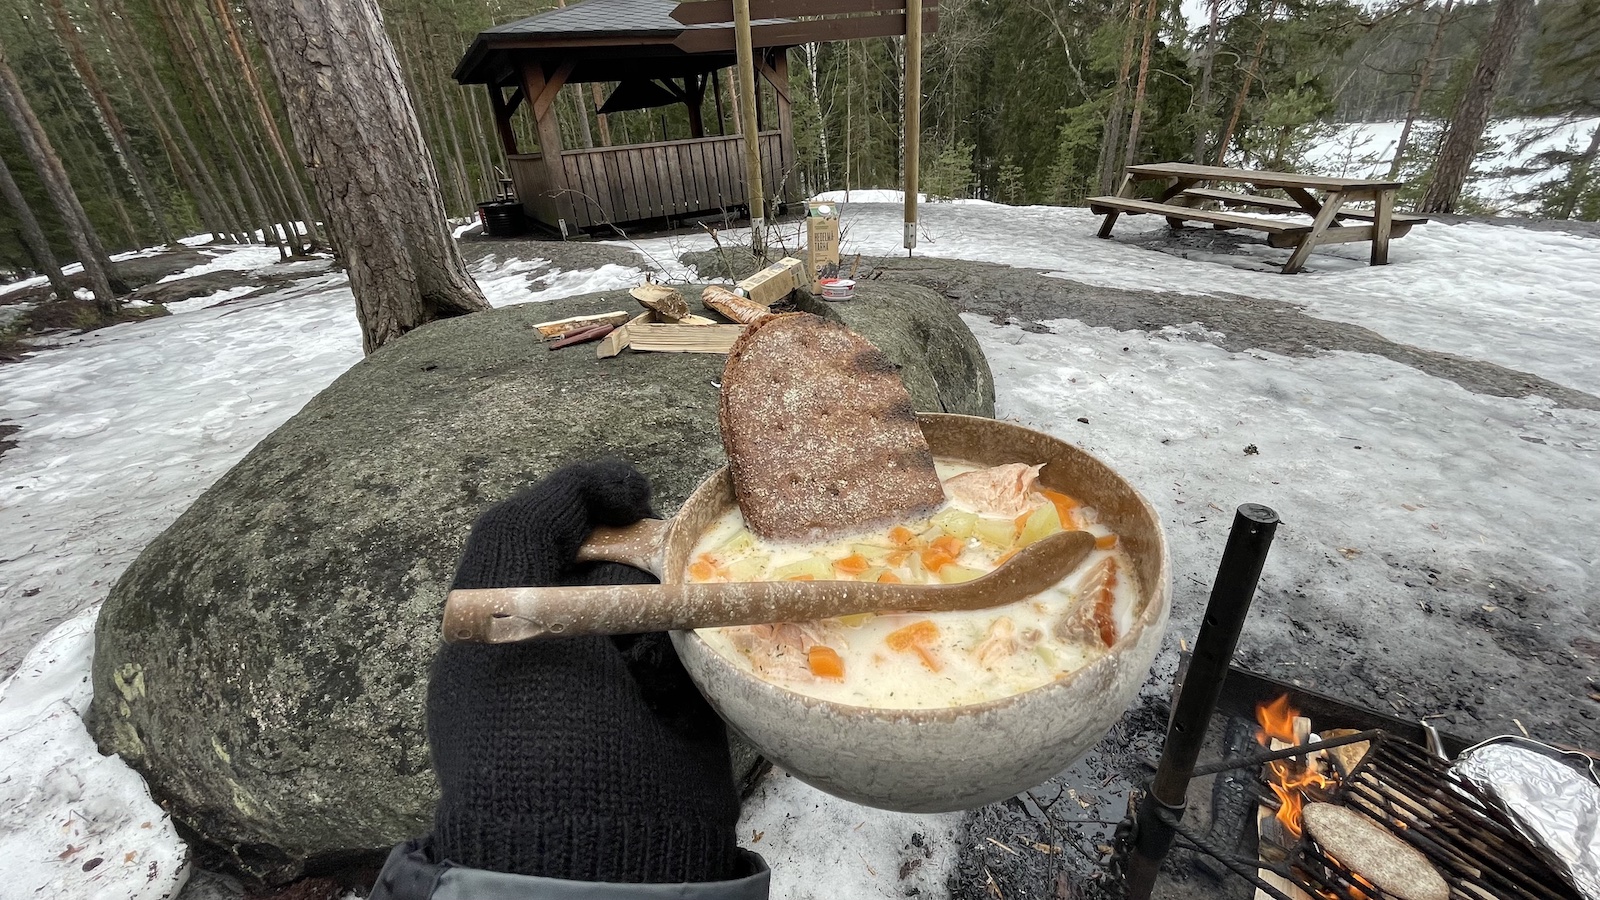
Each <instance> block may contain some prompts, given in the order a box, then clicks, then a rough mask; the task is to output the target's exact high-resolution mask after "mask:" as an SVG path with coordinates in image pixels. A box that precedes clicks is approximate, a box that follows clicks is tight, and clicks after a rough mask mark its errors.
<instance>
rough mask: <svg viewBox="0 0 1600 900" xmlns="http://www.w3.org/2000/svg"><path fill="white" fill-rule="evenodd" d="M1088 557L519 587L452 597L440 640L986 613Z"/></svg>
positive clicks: (1059, 545) (1049, 553)
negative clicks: (981, 570)
mask: <svg viewBox="0 0 1600 900" xmlns="http://www.w3.org/2000/svg"><path fill="white" fill-rule="evenodd" d="M1093 549H1094V535H1091V534H1089V533H1088V532H1084V531H1070V532H1065V533H1062V534H1055V535H1051V536H1050V537H1047V538H1045V539H1043V540H1041V541H1039V542H1038V543H1036V544H1033V545H1032V546H1029V547H1027V548H1025V549H1024V550H1023V551H1022V552H1020V553H1018V554H1017V555H1016V556H1014V557H1012V558H1011V559H1010V560H1009V561H1007V562H1006V564H1005V565H1003V566H1001V567H1000V568H998V569H996V570H994V571H993V572H990V573H989V574H987V575H985V576H983V577H982V578H977V579H974V580H972V581H968V582H964V583H961V584H941V585H921V584H872V583H866V582H860V581H760V582H741V583H733V584H727V583H707V584H661V585H638V584H630V585H620V584H619V585H598V586H583V587H518V588H490V589H483V590H460V591H451V592H450V596H449V597H448V598H447V599H446V600H445V615H444V639H445V640H447V641H476V642H482V643H490V644H500V643H507V642H512V641H526V640H532V639H534V638H542V637H556V636H562V635H569V636H570V635H594V634H634V633H640V632H648V631H674V630H678V629H691V628H713V627H721V626H727V625H758V624H764V623H768V622H808V621H812V620H815V619H827V618H832V617H834V616H843V615H850V614H852V613H863V612H878V611H880V610H889V609H893V610H918V611H927V612H945V611H950V610H968V609H985V608H987V607H991V606H1000V605H1003V604H1006V603H1012V602H1015V601H1017V600H1020V599H1022V598H1024V597H1029V596H1032V595H1034V594H1037V593H1040V592H1041V591H1044V590H1046V589H1048V588H1050V587H1051V586H1053V585H1055V584H1056V583H1058V582H1060V581H1061V579H1063V578H1065V577H1066V576H1067V575H1068V574H1070V573H1071V572H1072V570H1073V569H1075V568H1077V567H1078V565H1079V564H1080V563H1082V562H1083V560H1084V558H1085V557H1086V556H1088V555H1089V553H1090V551H1092V550H1093Z"/></svg>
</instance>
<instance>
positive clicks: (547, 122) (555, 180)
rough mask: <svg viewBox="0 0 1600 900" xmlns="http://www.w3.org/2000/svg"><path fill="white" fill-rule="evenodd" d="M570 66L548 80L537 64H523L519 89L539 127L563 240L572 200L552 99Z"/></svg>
mask: <svg viewBox="0 0 1600 900" xmlns="http://www.w3.org/2000/svg"><path fill="white" fill-rule="evenodd" d="M572 67H573V63H572V61H571V60H568V61H567V62H565V63H562V64H561V66H560V67H558V68H557V69H556V71H555V72H554V73H553V74H551V75H550V76H549V77H548V78H547V77H546V76H545V74H544V69H543V68H542V67H541V66H540V65H539V64H538V63H533V64H531V65H526V66H524V67H523V69H522V89H523V93H524V94H526V96H527V98H528V100H527V103H528V108H529V109H530V110H531V111H532V113H533V120H534V123H535V124H536V125H537V126H538V131H539V157H540V159H541V160H542V161H543V163H544V167H545V172H546V175H547V178H548V180H549V183H550V192H551V193H552V194H555V195H556V203H555V206H556V210H557V213H558V219H559V221H558V222H557V225H558V227H560V229H561V235H562V237H566V233H567V228H566V224H567V217H568V216H569V215H570V212H571V210H572V208H573V207H572V200H571V198H569V197H568V196H567V194H566V190H567V173H566V168H565V167H563V166H562V164H561V120H560V118H559V117H558V115H557V113H556V103H555V100H556V95H557V93H558V92H560V90H561V85H563V84H565V83H566V80H567V76H568V75H569V74H571V73H572Z"/></svg>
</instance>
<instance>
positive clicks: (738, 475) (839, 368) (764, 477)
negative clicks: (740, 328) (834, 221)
mask: <svg viewBox="0 0 1600 900" xmlns="http://www.w3.org/2000/svg"><path fill="white" fill-rule="evenodd" d="M718 418H719V421H720V423H721V425H722V446H723V448H724V449H725V450H726V451H727V454H728V466H729V471H730V472H731V474H732V476H733V489H734V494H735V496H736V497H737V498H738V501H739V509H740V511H741V512H743V513H744V518H745V522H746V523H747V524H748V525H749V526H750V529H751V530H752V531H754V532H755V533H756V534H758V535H760V536H761V537H763V538H767V539H769V540H787V541H805V540H817V539H819V538H824V537H828V536H833V535H842V534H848V533H852V532H861V531H867V530H871V529H874V528H878V527H882V526H887V525H893V524H898V523H901V522H906V521H910V520H913V519H916V518H918V517H920V516H923V515H926V514H928V513H930V512H932V511H933V510H934V509H935V508H936V507H938V505H939V504H941V503H943V502H944V488H943V486H942V485H941V484H940V483H939V476H938V474H937V473H936V472H935V471H934V467H933V453H932V452H931V451H930V450H929V449H928V442H927V440H926V439H925V438H923V436H922V429H921V428H920V427H919V426H918V425H917V418H916V412H915V410H914V409H913V408H912V405H911V395H910V394H909V393H907V391H906V388H905V385H904V384H903V383H901V381H900V375H899V372H898V370H897V369H896V367H895V365H894V364H893V363H892V362H890V361H889V359H888V357H886V356H884V355H883V353H882V351H880V350H878V348H876V347H874V346H873V345H872V344H871V343H870V342H869V341H867V340H866V339H865V338H863V337H861V336H860V335H858V334H855V333H854V332H852V331H850V330H849V329H847V328H845V327H844V326H843V325H840V324H838V323H836V322H830V321H828V320H826V319H822V318H820V317H818V316H813V315H809V314H806V313H788V314H784V315H776V316H773V317H771V318H768V319H764V320H762V321H761V322H759V323H757V324H755V325H751V326H750V327H748V328H747V329H746V330H745V333H744V334H743V335H741V336H740V338H739V340H738V342H737V343H735V344H734V345H733V349H732V350H730V351H729V353H728V365H727V368H726V369H724V370H723V375H722V397H721V405H720V410H719V415H718Z"/></svg>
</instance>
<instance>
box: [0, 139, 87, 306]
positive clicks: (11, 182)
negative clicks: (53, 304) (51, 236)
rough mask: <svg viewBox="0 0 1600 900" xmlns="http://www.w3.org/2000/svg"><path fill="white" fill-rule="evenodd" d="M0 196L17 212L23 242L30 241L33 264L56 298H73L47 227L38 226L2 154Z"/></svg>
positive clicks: (28, 246)
mask: <svg viewBox="0 0 1600 900" xmlns="http://www.w3.org/2000/svg"><path fill="white" fill-rule="evenodd" d="M0 200H4V201H5V202H6V205H7V206H10V207H11V210H12V212H13V213H14V214H15V215H16V217H17V225H18V226H20V227H21V230H22V243H23V244H25V245H27V248H28V255H29V256H31V257H33V265H34V267H35V268H37V269H38V270H39V271H41V272H43V273H44V277H45V279H46V280H48V281H49V282H50V289H51V290H53V291H55V292H56V298H57V299H59V300H62V301H66V300H71V299H72V287H71V286H70V285H68V284H67V277H66V276H65V275H62V274H61V264H60V263H57V262H56V255H55V253H53V252H51V250H50V242H49V241H47V240H45V237H44V229H43V228H40V227H39V220H38V219H37V218H34V215H33V210H32V209H30V208H29V207H28V201H27V199H26V198H24V197H23V196H22V189H21V188H19V187H17V180H16V179H15V178H12V177H11V169H10V168H8V167H7V166H6V161H5V160H4V159H3V158H0Z"/></svg>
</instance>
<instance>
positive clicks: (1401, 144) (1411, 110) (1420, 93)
mask: <svg viewBox="0 0 1600 900" xmlns="http://www.w3.org/2000/svg"><path fill="white" fill-rule="evenodd" d="M1453 5H1455V0H1444V8H1443V9H1441V10H1440V11H1439V21H1438V22H1437V23H1436V24H1435V25H1434V26H1433V40H1431V41H1429V42H1428V52H1427V54H1426V55H1424V56H1423V57H1422V67H1421V68H1420V69H1419V70H1418V71H1417V89H1416V90H1414V91H1412V92H1411V102H1410V105H1408V106H1407V107H1406V121H1405V124H1404V125H1401V126H1400V139H1399V140H1398V141H1395V145H1394V160H1393V161H1392V162H1390V163H1389V177H1390V178H1394V177H1396V176H1398V175H1399V174H1400V166H1401V165H1402V164H1403V163H1404V162H1405V156H1406V150H1407V149H1409V148H1410V146H1411V128H1412V126H1414V125H1415V124H1416V122H1417V116H1419V115H1421V114H1422V100H1423V97H1424V96H1425V95H1426V94H1427V93H1428V82H1429V81H1431V80H1432V79H1433V67H1434V66H1435V65H1437V64H1438V62H1439V45H1440V44H1442V43H1443V42H1444V27H1445V25H1446V23H1448V22H1449V21H1450V7H1452V6H1453Z"/></svg>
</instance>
